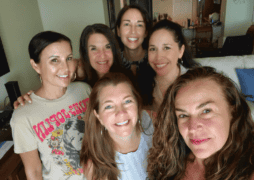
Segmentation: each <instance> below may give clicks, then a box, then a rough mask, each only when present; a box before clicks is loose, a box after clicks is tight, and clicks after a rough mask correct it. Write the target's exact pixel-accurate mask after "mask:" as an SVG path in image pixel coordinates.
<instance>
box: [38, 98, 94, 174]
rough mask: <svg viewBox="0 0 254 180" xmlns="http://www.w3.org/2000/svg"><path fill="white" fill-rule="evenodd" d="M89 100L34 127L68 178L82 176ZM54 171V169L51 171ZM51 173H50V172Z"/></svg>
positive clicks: (72, 106)
mask: <svg viewBox="0 0 254 180" xmlns="http://www.w3.org/2000/svg"><path fill="white" fill-rule="evenodd" d="M88 100H89V98H87V99H85V100H83V101H80V102H79V103H75V104H72V105H70V106H69V109H70V110H69V111H65V110H64V109H62V110H60V111H59V112H57V113H55V114H53V115H51V116H50V117H49V118H46V119H45V120H44V121H41V122H39V123H38V124H37V125H34V126H33V129H34V132H35V133H36V135H37V137H38V138H39V139H40V142H41V143H47V145H48V148H50V150H51V154H50V155H51V156H52V158H53V161H54V163H55V165H57V166H59V168H60V169H62V171H63V173H64V174H65V175H66V176H72V175H81V174H82V173H83V170H82V167H81V165H80V150H81V144H82V139H83V136H84V129H85V122H84V120H83V116H84V115H85V111H86V109H87V103H88ZM51 170H52V169H51ZM48 173H49V172H48Z"/></svg>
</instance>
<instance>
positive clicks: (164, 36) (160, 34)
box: [149, 29, 176, 43]
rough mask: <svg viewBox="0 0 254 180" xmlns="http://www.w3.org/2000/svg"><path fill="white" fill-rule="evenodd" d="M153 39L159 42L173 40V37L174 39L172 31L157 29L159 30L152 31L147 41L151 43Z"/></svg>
mask: <svg viewBox="0 0 254 180" xmlns="http://www.w3.org/2000/svg"><path fill="white" fill-rule="evenodd" d="M154 41H157V42H160V43H164V42H175V39H174V36H173V33H172V32H170V31H169V30H167V29H159V30H156V31H154V33H153V34H152V35H151V38H150V40H149V43H152V42H154ZM175 43H176V42H175Z"/></svg>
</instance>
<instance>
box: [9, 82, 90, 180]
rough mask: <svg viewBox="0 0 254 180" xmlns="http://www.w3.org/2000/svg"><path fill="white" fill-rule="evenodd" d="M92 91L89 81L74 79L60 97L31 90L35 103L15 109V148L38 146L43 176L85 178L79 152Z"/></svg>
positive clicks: (36, 147) (13, 118)
mask: <svg viewBox="0 0 254 180" xmlns="http://www.w3.org/2000/svg"><path fill="white" fill-rule="evenodd" d="M90 92H91V88H90V86H89V85H88V84H85V83H83V82H73V83H71V84H70V85H69V86H68V87H67V90H66V93H65V94H64V95H63V96H62V97H60V98H59V99H55V100H47V99H44V98H41V97H39V96H37V95H35V94H31V98H32V101H33V103H32V104H26V105H25V106H24V107H19V108H18V109H16V110H15V111H14V113H13V115H12V119H11V122H10V124H11V127H12V136H13V140H14V151H15V153H17V154H20V153H25V152H28V151H32V150H36V149H38V151H39V153H40V158H41V161H42V167H43V168H42V176H43V179H54V180H58V179H59V180H60V179H61V180H62V179H68V180H69V179H85V177H84V176H83V170H82V167H81V165H80V156H79V153H80V150H81V144H82V139H83V135H84V126H85V123H84V121H83V116H84V114H85V112H86V109H87V104H88V101H89V95H90Z"/></svg>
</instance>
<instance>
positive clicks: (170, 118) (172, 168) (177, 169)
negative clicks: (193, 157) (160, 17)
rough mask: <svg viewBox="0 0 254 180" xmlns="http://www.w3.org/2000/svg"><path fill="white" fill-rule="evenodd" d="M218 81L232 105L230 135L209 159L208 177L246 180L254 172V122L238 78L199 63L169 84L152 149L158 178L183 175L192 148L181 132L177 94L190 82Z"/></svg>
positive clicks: (152, 176) (153, 173)
mask: <svg viewBox="0 0 254 180" xmlns="http://www.w3.org/2000/svg"><path fill="white" fill-rule="evenodd" d="M199 79H207V80H213V81H215V82H216V83H217V84H218V85H219V86H220V87H221V89H222V92H223V95H224V97H225V99H226V101H227V103H228V105H229V107H230V109H231V115H232V116H231V117H232V119H231V122H230V130H229V136H228V139H227V141H226V143H225V144H224V146H223V147H222V149H220V150H219V151H218V152H216V153H215V154H213V155H211V156H210V157H208V158H206V159H205V161H204V162H205V169H206V172H205V179H207V180H229V179H230V180H246V179H250V177H251V175H252V174H253V172H254V122H253V120H252V117H251V111H250V108H249V106H248V104H247V103H246V100H245V98H244V96H243V95H242V94H241V93H239V90H238V89H237V88H236V86H235V85H234V82H233V81H232V80H231V79H229V78H228V77H225V76H224V75H222V74H220V73H217V72H216V71H215V69H214V68H211V67H198V68H194V69H192V70H189V71H188V72H187V73H186V74H184V75H182V76H180V77H178V78H177V79H176V80H175V82H174V83H173V84H172V85H171V86H170V87H169V88H168V90H167V92H166V94H165V97H164V100H163V103H162V105H161V106H160V109H159V112H158V116H157V118H158V119H157V121H156V122H155V124H154V129H155V131H154V136H153V147H152V148H151V149H150V150H149V156H148V174H149V178H150V179H152V180H154V179H156V180H165V179H174V180H178V179H181V178H183V176H184V175H185V170H186V162H187V160H188V159H187V157H188V156H189V154H190V152H191V150H190V149H189V148H188V147H187V145H186V144H185V142H184V140H183V138H182V136H181V135H180V132H179V129H178V125H177V118H176V114H175V97H176V95H177V93H178V91H179V90H180V89H181V88H183V87H184V86H186V84H187V83H191V82H193V81H196V80H199Z"/></svg>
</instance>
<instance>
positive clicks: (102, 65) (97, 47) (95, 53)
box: [87, 33, 113, 77]
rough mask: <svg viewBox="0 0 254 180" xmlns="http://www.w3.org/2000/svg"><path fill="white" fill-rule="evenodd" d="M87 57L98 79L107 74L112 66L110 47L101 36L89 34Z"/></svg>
mask: <svg viewBox="0 0 254 180" xmlns="http://www.w3.org/2000/svg"><path fill="white" fill-rule="evenodd" d="M87 45H88V57H89V61H90V64H91V66H92V67H93V68H94V70H95V71H96V72H97V74H98V76H99V77H102V76H103V75H104V74H106V73H107V72H109V69H110V67H111V66H112V64H113V53H112V49H111V45H110V43H109V41H108V40H107V38H106V37H105V36H104V35H103V34H99V33H95V34H91V35H90V37H89V38H88V44H87Z"/></svg>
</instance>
